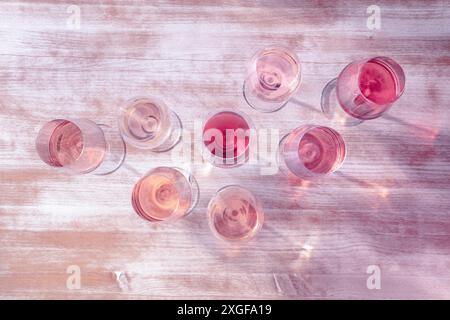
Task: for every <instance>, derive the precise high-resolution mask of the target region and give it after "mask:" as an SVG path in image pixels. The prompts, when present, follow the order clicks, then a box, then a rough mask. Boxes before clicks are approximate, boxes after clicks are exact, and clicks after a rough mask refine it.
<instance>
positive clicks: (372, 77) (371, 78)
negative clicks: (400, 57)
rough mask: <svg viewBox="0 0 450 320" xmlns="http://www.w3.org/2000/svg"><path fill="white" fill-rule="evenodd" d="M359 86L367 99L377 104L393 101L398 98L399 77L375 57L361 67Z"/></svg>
mask: <svg viewBox="0 0 450 320" xmlns="http://www.w3.org/2000/svg"><path fill="white" fill-rule="evenodd" d="M359 88H360V90H361V93H362V94H363V95H364V96H365V97H366V98H367V99H369V100H370V101H372V102H374V103H376V104H379V105H384V104H388V103H392V102H393V101H395V99H396V98H397V77H396V76H395V74H394V71H393V70H391V69H390V68H389V67H388V66H387V65H385V64H384V63H383V62H382V61H379V60H377V59H373V60H370V61H368V62H366V63H365V64H364V65H363V66H362V68H361V71H360V75H359Z"/></svg>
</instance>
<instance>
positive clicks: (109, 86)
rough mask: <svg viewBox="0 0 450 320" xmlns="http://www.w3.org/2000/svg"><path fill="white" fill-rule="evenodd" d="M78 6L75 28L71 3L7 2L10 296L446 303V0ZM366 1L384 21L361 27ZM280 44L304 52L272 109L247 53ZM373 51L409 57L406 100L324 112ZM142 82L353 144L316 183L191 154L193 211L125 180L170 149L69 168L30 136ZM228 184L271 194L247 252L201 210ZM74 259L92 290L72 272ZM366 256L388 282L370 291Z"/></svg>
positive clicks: (1, 172)
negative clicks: (178, 213) (330, 133)
mask: <svg viewBox="0 0 450 320" xmlns="http://www.w3.org/2000/svg"><path fill="white" fill-rule="evenodd" d="M72 2H73V3H70V4H75V5H78V6H79V7H80V9H81V24H80V29H75V30H73V29H70V28H69V27H68V26H67V19H68V18H69V17H70V16H71V13H68V12H67V9H68V6H69V5H70V4H68V3H63V2H59V1H44V0H42V1H41V0H39V1H38V0H36V1H2V2H1V3H0V48H1V49H0V128H1V134H0V298H4V299H5V298H6V299H17V298H26V299H29V298H49V299H55V298H64V299H84V298H88V299H91V298H102V299H106V298H113V299H127V298H137V299H144V298H145V299H161V298H163V299H166V298H189V299H211V298H233V299H238V298H257V299H264V298H271V299H316V298H318V299H327V298H338V299H341V298H355V299H361V298H374V299H392V298H406V299H411V298H437V299H450V165H449V162H450V139H449V138H450V135H449V124H450V112H449V107H450V93H449V92H450V91H449V81H450V67H449V65H450V55H449V53H450V29H449V22H450V9H449V7H450V3H449V1H376V2H374V1H317V2H303V1H294V0H292V1H287V0H282V1H275V0H274V1H263V0H261V1H252V2H250V1H245V2H244V1H242V2H241V1H235V0H231V1H224V2H218V1H193V0H191V1H181V0H180V1H170V2H169V1H167V2H166V1H148V2H140V1H119V0H117V1H103V2H101V1H93V0H76V1H72ZM372 4H374V5H378V6H379V7H380V9H381V19H382V20H381V29H380V30H369V29H368V28H367V26H366V21H367V18H368V16H369V14H367V12H366V9H367V7H368V6H370V5H372ZM270 45H281V46H286V47H289V48H291V49H292V50H294V51H295V52H296V53H297V54H298V56H299V57H300V60H301V62H302V68H303V70H302V72H303V73H302V76H303V82H302V85H301V88H300V91H299V92H298V94H297V95H296V97H295V100H293V101H291V102H290V103H289V104H288V105H287V106H286V107H285V108H284V109H282V110H280V111H278V112H276V113H273V114H262V113H258V112H256V111H254V110H252V109H251V108H249V107H248V106H247V105H246V103H245V101H244V99H243V97H242V94H241V90H242V82H243V79H244V77H245V63H246V61H248V60H249V58H250V57H251V56H252V55H253V53H254V52H255V51H257V50H258V49H260V48H262V47H266V46H270ZM373 55H385V56H390V57H392V58H394V59H396V60H397V61H398V62H399V63H400V64H401V65H402V66H403V67H404V69H405V73H406V78H407V80H406V90H405V93H404V95H403V97H402V98H401V99H400V101H399V102H398V103H397V104H396V105H395V106H394V107H393V108H392V109H391V110H390V112H389V114H387V115H385V116H383V117H382V118H380V119H377V120H374V121H369V122H365V123H363V124H361V125H359V126H357V127H339V126H338V125H336V124H334V123H331V122H330V121H328V120H327V119H326V118H325V117H324V116H323V115H322V114H321V113H320V112H319V103H320V96H321V91H322V88H323V87H324V85H325V84H326V83H327V82H328V81H329V80H330V79H331V78H333V77H335V76H336V75H337V74H338V72H339V71H340V70H341V69H342V68H343V67H344V66H345V65H346V64H347V63H349V62H350V61H352V60H354V59H358V58H363V57H368V56H373ZM136 95H150V96H157V97H160V98H162V99H163V100H164V101H165V102H166V103H167V105H169V106H170V107H172V108H173V109H174V110H175V111H176V112H177V113H178V115H179V116H180V118H181V119H182V121H183V124H184V127H185V128H187V129H193V128H194V121H195V120H200V119H202V118H203V117H204V116H205V115H206V114H207V113H208V112H210V111H213V110H218V109H219V108H224V107H230V108H235V109H237V110H240V111H244V112H246V113H247V114H248V115H249V116H251V117H252V119H253V121H254V123H255V125H256V127H258V128H279V129H280V130H281V132H282V133H286V132H288V131H289V130H290V129H293V128H295V127H297V126H299V125H302V124H306V123H317V124H325V125H330V126H332V127H333V128H335V129H336V130H338V131H339V132H341V133H342V135H343V136H344V138H345V139H346V141H347V144H348V149H349V151H348V157H347V159H346V162H345V164H344V166H343V167H342V169H341V170H340V171H339V172H338V173H336V174H334V175H333V176H331V177H329V178H327V179H323V180H320V181H318V182H314V183H309V184H307V183H302V184H299V183H297V182H295V181H290V180H287V179H286V178H284V177H283V176H281V175H273V176H261V175H260V173H259V172H260V171H259V169H260V168H259V167H258V166H257V165H246V166H243V167H240V168H235V169H231V170H226V169H213V170H210V168H208V167H207V166H205V165H203V164H202V163H198V162H197V163H195V164H194V166H193V173H194V175H195V176H196V178H197V180H198V183H199V185H200V188H201V198H200V201H199V204H198V206H197V208H196V209H195V211H194V212H193V214H191V215H190V216H188V217H186V218H185V219H182V220H180V221H178V222H176V223H173V224H168V225H153V224H150V223H146V222H145V221H143V220H142V219H140V218H139V217H138V216H137V215H136V214H135V213H134V212H133V210H132V207H131V205H130V192H131V188H132V186H133V184H134V183H135V182H136V180H137V179H138V178H139V177H140V176H141V175H143V174H144V173H145V172H146V171H148V170H149V169H151V168H153V167H155V166H157V165H172V164H173V162H171V156H170V154H169V153H164V154H159V155H154V154H151V153H149V152H145V151H142V150H138V149H135V148H131V147H129V148H128V153H127V158H126V161H125V164H124V165H123V166H122V167H121V168H120V169H119V170H118V171H117V172H115V173H113V174H111V175H108V176H95V175H84V176H66V175H64V174H61V173H59V172H55V170H53V169H52V168H50V167H48V166H46V165H45V164H44V163H42V162H41V161H40V160H39V158H38V156H37V154H36V152H35V149H34V139H35V137H36V134H37V132H38V130H39V128H40V126H41V125H42V124H43V123H45V122H46V121H48V120H51V119H55V118H61V117H65V118H69V117H71V118H79V117H85V118H89V119H92V120H94V121H96V122H99V123H106V124H110V125H115V123H116V115H117V110H118V106H119V105H120V104H121V103H123V102H124V101H125V100H128V99H129V98H131V97H133V96H136ZM181 147H182V145H179V146H177V148H181ZM178 165H179V164H178ZM227 184H241V185H243V186H245V187H248V188H249V189H250V190H252V191H253V192H254V193H255V194H256V195H257V196H258V197H259V198H260V200H261V201H262V203H263V206H264V209H265V214H266V223H265V225H264V227H263V229H262V230H261V232H260V234H259V236H258V237H257V238H256V239H255V241H254V242H252V243H249V244H248V245H247V246H244V247H242V248H234V247H233V248H231V247H226V246H224V245H222V244H221V243H220V242H218V241H217V240H216V239H215V238H214V237H213V235H212V234H211V232H210V230H209V228H208V223H207V220H206V206H207V203H208V201H209V199H210V198H211V196H212V195H213V194H214V192H215V191H216V190H217V189H219V188H220V187H222V186H224V185H227ZM71 265H76V266H79V267H80V270H81V288H80V289H72V290H71V289H68V288H67V286H66V281H67V278H68V277H69V274H67V272H66V271H67V268H68V267H69V266H71ZM371 265H376V266H379V267H380V269H381V289H380V290H376V289H373V290H369V289H368V288H367V286H366V282H367V278H368V277H369V276H370V274H367V273H366V271H367V268H368V266H371ZM117 275H120V276H117Z"/></svg>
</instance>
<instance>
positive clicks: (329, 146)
mask: <svg viewBox="0 0 450 320" xmlns="http://www.w3.org/2000/svg"><path fill="white" fill-rule="evenodd" d="M279 155H280V162H281V163H280V165H281V166H282V167H285V168H286V169H287V170H289V171H290V172H292V173H293V174H294V175H296V176H298V177H299V178H301V179H305V180H312V179H315V178H318V177H321V176H324V175H327V174H330V173H332V172H334V171H336V170H337V169H339V168H340V167H341V165H342V163H343V162H344V159H345V155H346V147H345V142H344V139H343V138H342V136H341V135H340V134H339V133H338V132H336V131H335V130H333V129H331V128H328V127H324V126H314V125H306V126H302V127H299V128H296V129H294V130H293V131H292V132H291V133H289V134H288V135H286V136H285V137H284V138H283V139H282V140H281V142H280V154H279Z"/></svg>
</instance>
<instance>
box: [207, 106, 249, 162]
mask: <svg viewBox="0 0 450 320" xmlns="http://www.w3.org/2000/svg"><path fill="white" fill-rule="evenodd" d="M253 134H254V127H253V123H252V121H251V119H250V118H249V117H248V116H247V115H246V114H244V113H243V112H238V111H235V110H221V111H218V112H215V113H213V114H210V115H209V116H208V117H207V120H206V122H205V123H204V126H203V141H202V146H203V148H202V155H203V158H204V159H206V160H208V161H209V162H211V163H212V164H213V165H214V166H217V167H223V168H230V167H236V166H240V165H242V164H244V163H245V162H246V161H248V159H249V157H250V145H251V139H253Z"/></svg>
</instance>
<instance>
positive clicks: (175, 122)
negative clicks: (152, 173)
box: [151, 111, 183, 152]
mask: <svg viewBox="0 0 450 320" xmlns="http://www.w3.org/2000/svg"><path fill="white" fill-rule="evenodd" d="M170 122H171V123H172V131H171V133H170V136H169V137H168V138H167V140H166V141H165V142H164V143H163V144H161V145H160V146H157V147H156V148H154V149H151V151H152V152H165V151H169V150H170V149H172V148H174V147H175V146H176V145H177V144H178V143H179V142H180V141H181V132H182V130H183V124H182V123H181V120H180V117H178V115H177V114H176V113H175V112H173V111H170Z"/></svg>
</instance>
